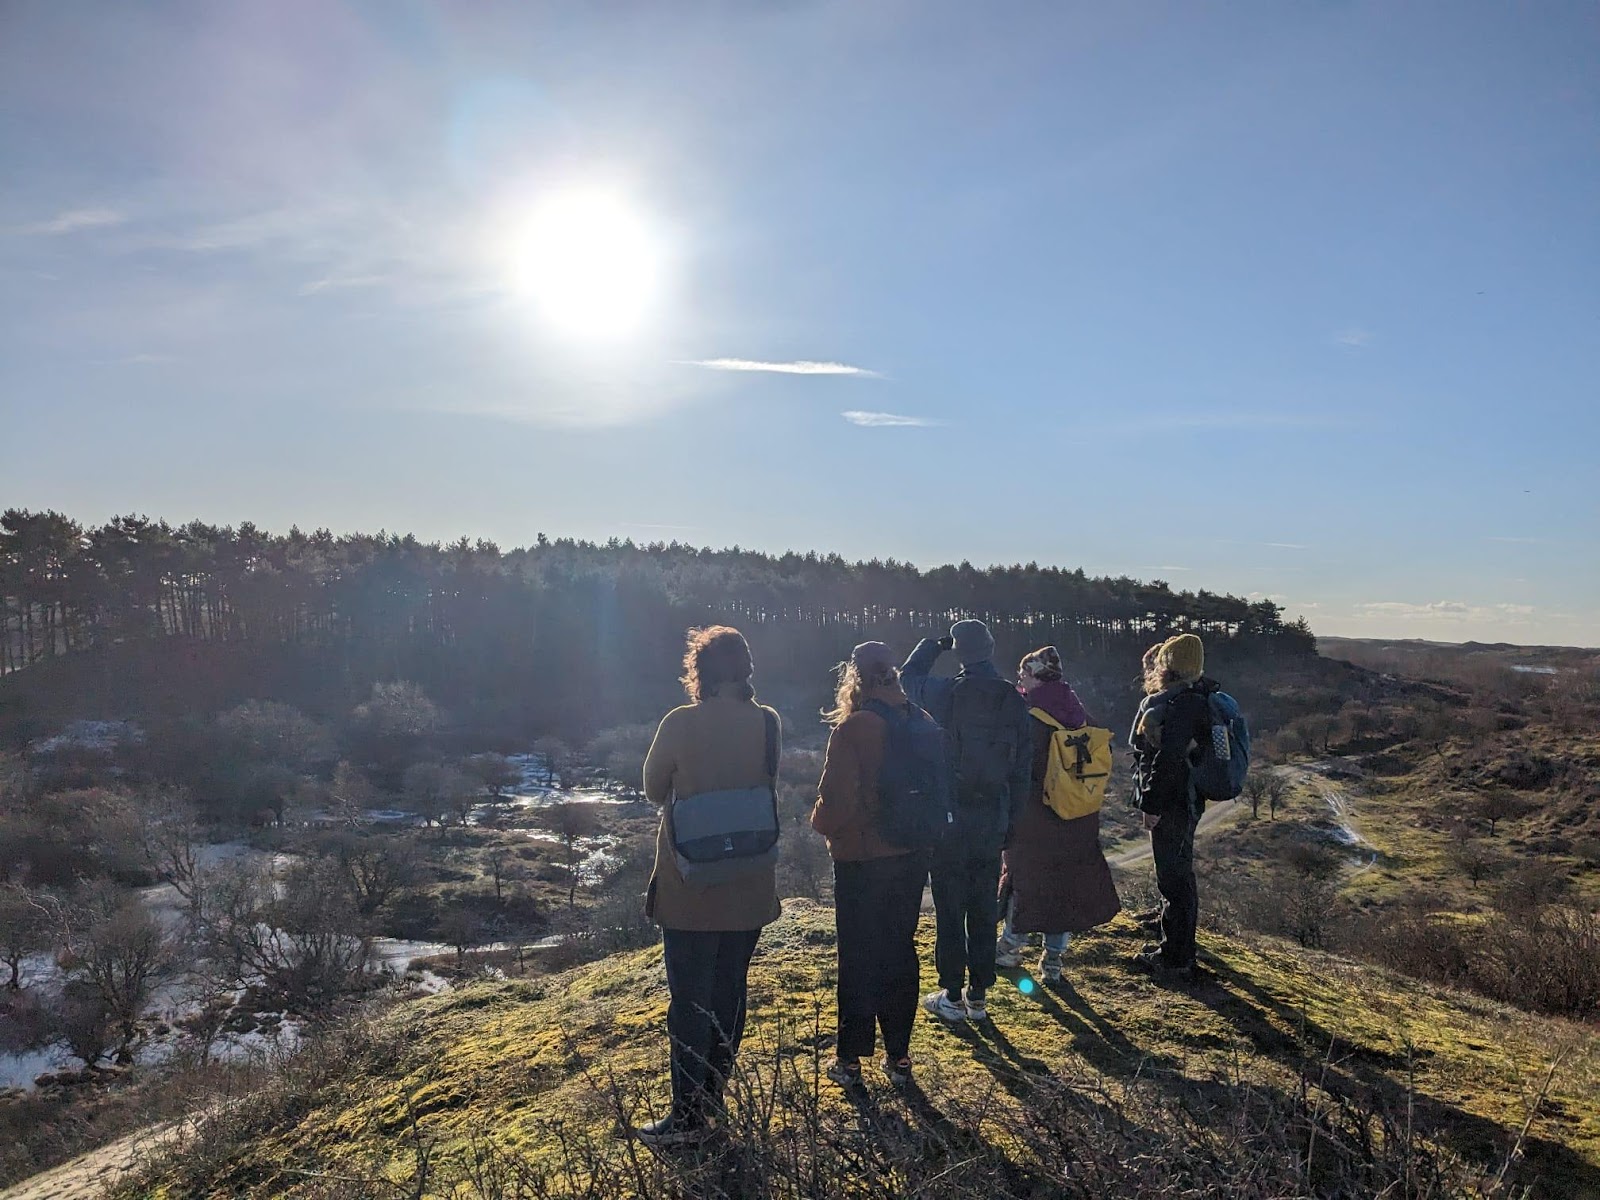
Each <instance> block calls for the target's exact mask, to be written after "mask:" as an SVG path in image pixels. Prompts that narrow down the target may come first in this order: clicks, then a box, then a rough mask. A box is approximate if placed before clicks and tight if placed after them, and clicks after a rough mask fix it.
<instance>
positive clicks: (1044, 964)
mask: <svg viewBox="0 0 1600 1200" xmlns="http://www.w3.org/2000/svg"><path fill="white" fill-rule="evenodd" d="M1039 975H1040V976H1041V977H1042V978H1043V979H1044V981H1045V982H1046V983H1060V982H1061V955H1059V954H1052V953H1051V952H1050V951H1048V950H1046V951H1045V955H1044V957H1043V958H1041V959H1040V960H1039Z"/></svg>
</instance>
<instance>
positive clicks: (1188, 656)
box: [1158, 633, 1206, 683]
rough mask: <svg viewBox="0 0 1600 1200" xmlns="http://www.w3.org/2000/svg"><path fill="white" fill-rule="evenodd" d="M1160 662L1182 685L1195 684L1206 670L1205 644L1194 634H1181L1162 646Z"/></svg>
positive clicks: (1169, 639)
mask: <svg viewBox="0 0 1600 1200" xmlns="http://www.w3.org/2000/svg"><path fill="white" fill-rule="evenodd" d="M1158 661H1159V662H1160V663H1161V665H1162V666H1163V667H1165V668H1166V669H1167V670H1169V671H1171V672H1172V673H1173V674H1174V675H1175V676H1177V677H1178V680H1179V682H1181V683H1193V682H1195V680H1197V679H1199V678H1200V675H1201V673H1202V672H1204V670H1205V669H1206V647H1205V643H1204V642H1202V641H1201V640H1200V639H1199V638H1197V637H1195V635H1194V634H1192V633H1180V634H1178V636H1177V637H1171V638H1168V639H1167V640H1166V641H1165V642H1163V643H1162V645H1161V653H1160V655H1159V656H1158Z"/></svg>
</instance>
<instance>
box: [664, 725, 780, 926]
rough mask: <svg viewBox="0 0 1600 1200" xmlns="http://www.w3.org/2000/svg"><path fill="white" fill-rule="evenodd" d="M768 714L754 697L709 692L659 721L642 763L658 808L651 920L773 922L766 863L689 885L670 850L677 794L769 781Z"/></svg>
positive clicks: (774, 900)
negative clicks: (728, 879) (739, 875)
mask: <svg viewBox="0 0 1600 1200" xmlns="http://www.w3.org/2000/svg"><path fill="white" fill-rule="evenodd" d="M769 712H772V710H771V709H769V708H764V707H762V706H761V705H759V704H757V703H755V701H753V700H745V699H743V698H742V697H737V696H733V695H727V696H724V695H713V696H711V697H708V698H707V699H705V700H703V701H701V702H700V703H699V704H686V705H684V706H683V707H681V708H675V709H673V710H672V711H671V712H669V713H668V714H667V715H666V716H665V717H663V718H662V719H661V727H660V728H659V729H657V730H656V739H655V741H654V743H652V744H651V746H650V753H649V754H648V755H647V756H646V757H645V760H644V794H645V795H646V796H647V797H649V799H650V800H651V802H652V803H655V804H659V805H661V806H662V812H661V824H660V826H659V828H658V829H657V830H656V866H655V870H654V872H652V874H651V876H650V892H649V897H648V899H647V900H646V902H645V912H646V913H647V914H648V915H649V916H650V917H651V918H652V919H653V920H654V921H655V922H656V924H658V925H661V926H663V927H664V928H667V929H686V930H692V931H696V932H732V931H737V930H746V929H760V928H761V927H762V926H763V925H768V924H771V923H772V922H773V921H776V920H777V919H778V915H779V910H778V892H777V887H776V885H775V884H774V882H773V877H772V876H773V872H772V868H771V867H770V866H768V867H767V868H766V869H764V870H761V871H758V872H756V873H754V874H753V875H752V876H750V877H749V878H746V879H740V880H735V881H734V882H732V883H722V884H712V885H709V886H705V887H692V886H690V885H689V884H687V883H685V882H684V879H683V875H682V874H681V873H679V871H678V860H677V858H676V857H675V856H674V854H673V850H672V806H671V803H670V801H671V800H672V799H673V798H674V797H677V796H695V795H699V794H700V793H701V792H716V791H722V790H724V789H731V788H748V787H760V786H762V785H764V784H765V783H766V782H767V725H766V714H767V713H769ZM773 716H774V717H776V716H777V714H776V713H773ZM780 736H781V735H780ZM779 750H780V752H781V750H782V746H781V744H780V746H779Z"/></svg>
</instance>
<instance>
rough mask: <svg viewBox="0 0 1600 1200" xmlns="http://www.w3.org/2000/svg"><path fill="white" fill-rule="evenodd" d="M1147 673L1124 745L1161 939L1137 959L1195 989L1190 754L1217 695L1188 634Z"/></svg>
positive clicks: (1204, 734)
mask: <svg viewBox="0 0 1600 1200" xmlns="http://www.w3.org/2000/svg"><path fill="white" fill-rule="evenodd" d="M1146 657H1147V662H1150V666H1149V669H1148V670H1147V672H1146V674H1145V684H1144V690H1145V697H1144V700H1143V701H1142V702H1141V703H1140V705H1139V711H1138V714H1137V716H1135V718H1134V724H1133V732H1132V733H1131V734H1130V735H1129V738H1128V740H1129V742H1130V744H1131V745H1132V746H1133V754H1134V796H1135V799H1136V801H1137V803H1138V807H1139V810H1140V811H1141V812H1142V813H1143V814H1144V827H1145V829H1147V830H1148V831H1149V833H1150V852H1151V855H1152V857H1153V858H1154V859H1155V867H1156V888H1157V890H1159V891H1160V893H1161V899H1162V909H1161V913H1160V922H1161V926H1160V927H1161V940H1160V942H1159V943H1157V944H1154V945H1148V946H1146V947H1145V948H1144V949H1143V950H1141V951H1140V952H1139V955H1138V957H1137V961H1138V962H1139V963H1141V964H1142V965H1144V966H1147V967H1150V968H1153V969H1158V970H1165V971H1171V972H1173V973H1174V974H1176V975H1177V976H1178V977H1179V978H1180V979H1182V980H1183V981H1184V982H1194V980H1195V978H1196V976H1197V973H1198V969H1197V967H1196V965H1195V928H1196V926H1197V924H1198V923H1199V917H1200V896H1199V888H1198V886H1197V885H1196V883H1195V876H1194V832H1195V827H1196V826H1197V825H1198V824H1199V821H1200V810H1201V802H1200V799H1199V797H1198V796H1197V794H1196V792H1195V787H1194V779H1193V774H1192V763H1193V754H1194V752H1195V750H1196V748H1197V747H1200V746H1206V745H1208V744H1209V742H1210V739H1211V707H1210V702H1209V700H1208V696H1209V695H1210V694H1211V693H1212V692H1215V691H1217V690H1219V689H1218V686H1217V684H1216V682H1215V681H1214V680H1210V679H1206V678H1204V674H1203V673H1204V669H1205V645H1204V643H1202V642H1201V640H1200V639H1199V638H1198V637H1196V636H1195V635H1194V634H1192V633H1182V634H1179V635H1178V636H1176V637H1172V638H1168V639H1167V640H1166V641H1165V642H1163V643H1162V644H1161V647H1160V649H1159V650H1157V651H1156V653H1155V655H1154V658H1153V661H1151V660H1150V656H1148V655H1147V656H1146Z"/></svg>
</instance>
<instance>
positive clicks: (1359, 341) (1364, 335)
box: [1333, 327, 1372, 350]
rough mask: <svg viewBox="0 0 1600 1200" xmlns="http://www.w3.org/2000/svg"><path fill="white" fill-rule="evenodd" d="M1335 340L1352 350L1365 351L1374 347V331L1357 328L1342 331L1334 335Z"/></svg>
mask: <svg viewBox="0 0 1600 1200" xmlns="http://www.w3.org/2000/svg"><path fill="white" fill-rule="evenodd" d="M1333 340H1334V341H1335V342H1337V343H1338V344H1339V345H1341V346H1345V347H1348V348H1349V349H1351V350H1364V349H1366V348H1367V347H1368V346H1370V345H1372V330H1370V329H1360V328H1355V327H1352V328H1350V329H1341V330H1339V332H1338V333H1336V334H1334V335H1333Z"/></svg>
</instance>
